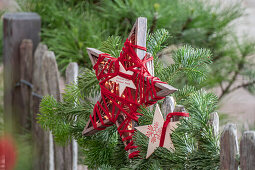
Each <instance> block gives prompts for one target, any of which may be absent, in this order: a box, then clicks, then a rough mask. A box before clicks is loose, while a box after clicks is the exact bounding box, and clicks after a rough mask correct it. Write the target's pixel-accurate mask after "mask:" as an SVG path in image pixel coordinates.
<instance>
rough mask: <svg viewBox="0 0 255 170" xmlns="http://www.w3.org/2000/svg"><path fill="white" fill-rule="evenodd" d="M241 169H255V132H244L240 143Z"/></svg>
mask: <svg viewBox="0 0 255 170" xmlns="http://www.w3.org/2000/svg"><path fill="white" fill-rule="evenodd" d="M240 167H241V169H242V170H253V169H254V168H255V131H247V132H244V134H243V136H242V139H241V143H240Z"/></svg>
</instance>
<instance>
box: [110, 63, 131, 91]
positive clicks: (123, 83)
mask: <svg viewBox="0 0 255 170" xmlns="http://www.w3.org/2000/svg"><path fill="white" fill-rule="evenodd" d="M119 65H120V72H121V73H123V74H127V75H133V74H134V73H133V72H132V71H126V69H125V68H124V67H123V65H122V64H121V62H119ZM110 81H113V82H115V83H118V84H119V96H121V95H122V93H123V91H124V90H125V89H126V87H130V88H132V89H136V87H135V85H134V82H133V81H132V80H129V79H126V78H124V77H121V76H119V75H117V76H115V77H113V78H111V79H110Z"/></svg>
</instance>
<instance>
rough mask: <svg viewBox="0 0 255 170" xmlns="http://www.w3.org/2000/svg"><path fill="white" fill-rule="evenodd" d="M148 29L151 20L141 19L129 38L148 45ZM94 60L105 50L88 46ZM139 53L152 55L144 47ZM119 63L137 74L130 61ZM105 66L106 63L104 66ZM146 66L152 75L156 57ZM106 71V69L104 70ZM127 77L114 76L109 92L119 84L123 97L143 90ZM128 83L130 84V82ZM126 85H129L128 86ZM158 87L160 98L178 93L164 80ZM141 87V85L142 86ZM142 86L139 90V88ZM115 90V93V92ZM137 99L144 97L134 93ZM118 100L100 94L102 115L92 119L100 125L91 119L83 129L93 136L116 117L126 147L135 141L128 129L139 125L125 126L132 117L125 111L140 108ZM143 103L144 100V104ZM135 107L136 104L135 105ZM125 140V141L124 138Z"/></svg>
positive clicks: (140, 56) (108, 85)
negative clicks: (129, 64) (118, 104)
mask: <svg viewBox="0 0 255 170" xmlns="http://www.w3.org/2000/svg"><path fill="white" fill-rule="evenodd" d="M146 32H147V19H146V18H142V17H140V18H138V19H137V21H136V23H135V25H134V26H133V28H132V31H131V33H130V35H129V37H128V40H129V41H130V42H131V43H132V44H133V45H138V46H142V47H146ZM87 51H88V54H89V57H90V60H91V62H92V65H93V66H94V65H95V64H96V63H97V62H98V58H99V55H102V54H103V52H101V51H99V50H96V49H93V48H87ZM135 52H136V54H137V56H138V57H139V58H140V59H141V60H142V59H144V57H146V58H150V57H151V54H150V53H146V51H144V50H141V49H137V48H136V49H135ZM108 60H109V58H106V59H105V60H104V61H102V62H101V63H99V64H101V65H104V64H105V63H104V62H108ZM116 64H119V68H120V70H119V71H120V72H122V73H123V74H124V76H128V75H129V76H132V75H133V73H132V72H131V71H130V70H127V68H128V63H127V62H126V63H125V62H122V63H121V62H118V63H115V65H114V66H115V67H116ZM104 66H105V65H104ZM146 67H147V70H148V71H149V73H150V74H151V75H153V72H154V71H153V60H151V61H149V62H147V63H146ZM100 71H102V69H101V70H100ZM122 78H124V79H125V77H123V76H119V75H117V76H115V77H113V78H111V79H110V81H107V82H106V85H105V86H107V87H106V88H107V89H108V90H109V91H113V88H112V87H113V86H114V87H115V86H117V88H118V89H119V90H118V91H117V92H116V95H117V96H119V97H121V98H125V97H126V96H125V95H124V94H126V93H127V91H128V90H130V91H131V97H132V94H135V92H136V90H138V89H141V85H139V84H137V82H132V81H131V80H128V79H126V80H124V81H123V79H122ZM120 79H122V82H118V81H120ZM143 79H144V81H145V82H146V81H147V79H148V78H147V77H144V78H143ZM126 83H127V84H126ZM148 83H150V84H151V83H152V82H148ZM125 84H126V85H125ZM154 86H155V90H156V95H157V96H160V97H165V96H167V95H169V94H171V93H173V92H175V91H176V90H177V89H176V88H174V87H172V86H170V85H168V84H165V83H161V82H156V83H155V85H154ZM138 87H139V88H138ZM137 88H138V89H137ZM144 88H145V90H152V89H146V84H145V85H144ZM113 93H114V92H113ZM133 98H134V99H133V100H134V101H136V102H139V101H140V99H141V98H142V96H136V97H135V96H134V95H133ZM112 100H114V99H111V98H107V99H103V98H102V97H100V99H99V101H98V102H97V105H100V106H102V107H103V108H102V107H101V108H99V109H98V110H99V112H100V115H94V114H92V115H91V119H92V120H95V121H96V125H97V128H95V127H94V126H93V123H92V122H91V119H89V121H88V123H87V125H86V126H85V128H84V131H83V135H92V134H94V133H96V132H97V131H98V130H102V129H104V128H106V127H108V126H111V125H113V124H114V123H113V122H114V121H113V120H116V122H115V124H116V126H117V127H118V130H119V132H120V131H123V133H121V138H122V139H123V142H124V144H125V146H126V147H128V146H130V142H132V139H126V138H127V137H128V136H131V135H132V132H130V131H127V130H126V129H128V130H134V127H135V126H137V122H136V121H133V120H132V121H129V122H127V123H126V124H125V126H123V122H124V121H126V120H127V119H130V116H129V115H127V114H125V113H124V112H130V111H134V110H135V109H137V108H132V104H129V105H126V104H121V106H122V108H121V109H120V108H119V107H116V105H117V103H121V102H120V101H117V103H116V104H115V105H113V101H112ZM149 101H152V102H153V101H155V99H153V98H151V97H150V98H148V99H146V101H145V102H149ZM141 104H142V103H141ZM134 107H135V106H134ZM108 110H109V113H108V115H106V114H105V111H108ZM124 139H125V140H124ZM134 150H135V149H130V150H128V152H129V153H132V152H133V151H134Z"/></svg>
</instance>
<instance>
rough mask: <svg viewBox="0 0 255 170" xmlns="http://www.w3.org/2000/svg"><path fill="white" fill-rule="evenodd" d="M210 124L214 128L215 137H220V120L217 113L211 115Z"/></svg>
mask: <svg viewBox="0 0 255 170" xmlns="http://www.w3.org/2000/svg"><path fill="white" fill-rule="evenodd" d="M209 124H210V125H211V126H212V128H213V134H214V136H215V137H216V136H218V135H219V126H220V119H219V115H218V113H217V112H213V113H211V114H210V120H209Z"/></svg>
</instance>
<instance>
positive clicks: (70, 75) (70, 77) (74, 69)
mask: <svg viewBox="0 0 255 170" xmlns="http://www.w3.org/2000/svg"><path fill="white" fill-rule="evenodd" d="M78 71H79V67H78V64H77V63H74V62H73V63H70V64H69V65H68V66H67V68H66V84H72V83H74V84H76V83H77V78H78ZM68 155H69V157H71V158H72V159H70V160H68V161H66V162H65V167H68V169H70V170H71V169H72V170H77V165H78V144H77V141H76V140H72V142H71V144H70V145H68V146H66V149H65V156H68ZM70 166H71V167H70Z"/></svg>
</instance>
